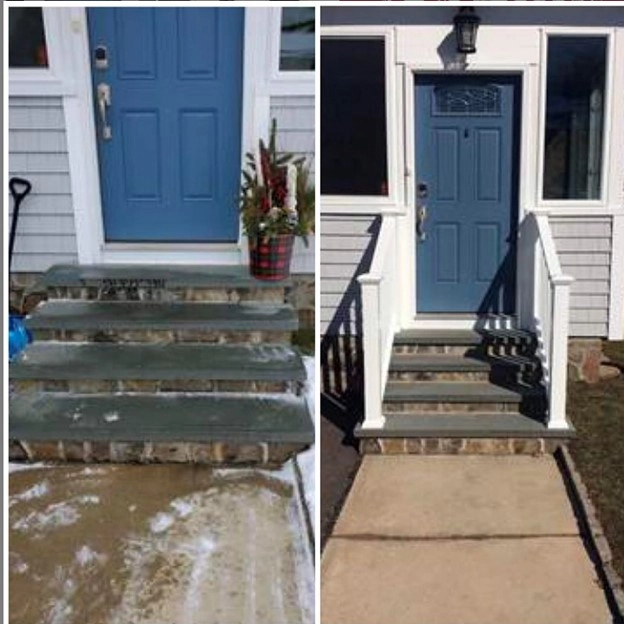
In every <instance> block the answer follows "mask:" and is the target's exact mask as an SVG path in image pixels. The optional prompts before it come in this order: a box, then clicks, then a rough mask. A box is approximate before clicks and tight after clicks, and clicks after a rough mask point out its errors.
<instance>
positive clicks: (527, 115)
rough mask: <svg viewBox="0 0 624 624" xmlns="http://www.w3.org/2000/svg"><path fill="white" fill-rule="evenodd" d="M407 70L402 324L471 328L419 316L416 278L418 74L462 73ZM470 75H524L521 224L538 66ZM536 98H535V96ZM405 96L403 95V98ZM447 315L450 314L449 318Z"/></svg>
mask: <svg viewBox="0 0 624 624" xmlns="http://www.w3.org/2000/svg"><path fill="white" fill-rule="evenodd" d="M403 71H404V80H403V88H404V97H403V98H402V103H403V107H404V111H403V119H404V128H405V131H404V133H405V134H404V142H405V171H406V180H407V181H408V182H407V184H406V189H405V197H406V215H407V216H406V220H405V227H403V228H400V231H401V232H402V234H403V236H402V238H403V240H402V241H399V245H400V247H401V248H402V249H403V250H404V251H406V252H407V254H408V255H407V256H404V257H407V258H408V261H407V263H406V264H407V269H405V270H406V272H407V275H406V276H405V277H406V278H407V280H408V281H407V282H405V281H403V282H402V283H403V284H409V286H408V287H407V288H404V289H403V290H402V293H403V296H402V300H401V327H402V328H403V329H471V328H473V327H474V325H475V321H474V319H472V318H448V317H449V316H451V315H445V314H442V313H441V314H440V315H439V317H435V318H432V315H429V314H428V315H425V318H423V317H421V316H419V314H418V310H417V301H416V279H417V275H418V272H417V266H416V244H417V243H416V234H415V227H414V223H415V214H414V206H415V197H414V180H416V179H417V177H418V172H417V170H416V156H415V149H416V145H415V138H414V134H415V128H414V89H413V84H414V76H415V75H416V74H419V73H426V74H437V75H444V74H450V73H458V72H453V71H448V70H441V69H440V67H439V66H433V65H427V64H418V63H414V64H412V63H407V64H405V65H403ZM461 73H462V74H466V75H471V74H472V75H480V74H501V75H516V76H520V81H521V88H522V98H521V101H520V106H521V107H522V110H521V113H520V115H519V117H518V119H519V124H520V132H519V141H520V145H519V146H518V149H519V154H518V167H519V181H518V189H517V192H518V215H517V219H518V226H519V224H520V223H521V222H522V220H523V219H524V216H525V213H526V205H527V193H528V190H529V189H530V188H531V184H532V181H531V180H528V175H529V172H530V171H531V170H532V167H531V162H532V160H531V158H535V156H536V154H535V153H534V152H535V150H534V147H532V145H531V138H532V136H531V128H533V127H534V126H533V120H534V111H533V110H532V106H531V101H533V102H536V101H537V98H536V93H538V89H539V76H538V72H537V71H536V68H535V67H533V66H531V65H524V64H519V65H513V64H505V65H494V64H487V65H485V64H480V65H478V66H471V67H470V69H468V70H464V71H463V72H461ZM531 98H533V100H531ZM400 99H401V98H400ZM516 276H517V279H516V305H517V304H518V302H519V301H520V278H521V271H518V270H516ZM445 317H446V318H445Z"/></svg>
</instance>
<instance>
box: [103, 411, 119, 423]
mask: <svg viewBox="0 0 624 624" xmlns="http://www.w3.org/2000/svg"><path fill="white" fill-rule="evenodd" d="M104 420H105V421H106V422H109V423H110V422H116V421H118V420H119V412H107V413H106V414H104Z"/></svg>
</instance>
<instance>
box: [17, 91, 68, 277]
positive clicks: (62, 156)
mask: <svg viewBox="0 0 624 624" xmlns="http://www.w3.org/2000/svg"><path fill="white" fill-rule="evenodd" d="M9 176H20V177H24V178H27V179H28V180H30V182H31V183H32V185H33V189H32V193H31V194H30V195H29V196H28V198H27V199H26V200H24V202H23V203H22V206H21V209H20V215H19V222H18V224H17V237H16V240H15V250H14V256H13V265H12V270H13V271H15V272H39V271H45V270H46V269H47V268H48V267H49V266H50V265H51V264H54V263H58V262H76V261H77V252H76V228H75V224H74V213H73V205H72V196H71V184H70V175H69V162H68V157H67V141H66V136H65V119H64V113H63V101H62V98H60V97H10V98H9ZM9 211H10V215H12V212H13V202H12V200H11V198H10V196H9Z"/></svg>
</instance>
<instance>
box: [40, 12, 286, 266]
mask: <svg viewBox="0 0 624 624" xmlns="http://www.w3.org/2000/svg"><path fill="white" fill-rule="evenodd" d="M44 10H46V9H44ZM47 11H58V12H59V14H58V16H59V17H61V19H60V20H58V22H59V27H58V28H56V29H55V31H54V33H50V34H54V35H55V36H56V37H59V38H62V39H60V41H63V66H64V73H66V74H67V75H71V76H72V77H73V85H72V86H73V87H74V88H73V89H72V90H71V93H68V94H65V96H64V110H65V124H66V132H67V150H68V157H69V168H70V174H71V190H72V199H73V205H74V218H75V225H76V240H77V250H78V261H79V262H80V263H81V264H95V263H139V262H140V263H150V264H151V263H160V264H172V263H189V264H193V263H198V264H199V263H201V264H208V263H209V264H239V263H242V262H244V261H245V255H246V239H245V238H244V237H243V235H242V232H240V228H239V239H238V241H237V242H234V243H226V244H223V243H217V244H197V243H191V244H187V243H173V244H170V243H164V244H163V243H107V242H106V241H105V239H104V227H103V214H102V196H101V185H100V173H99V166H98V150H97V140H96V128H95V120H94V115H93V110H94V107H93V89H92V80H91V62H90V55H91V53H90V47H89V32H88V27H87V9H86V8H85V7H76V8H73V7H72V8H62V9H61V8H56V9H54V8H52V9H47ZM275 17H276V13H275V10H273V9H266V8H257V9H251V8H245V26H244V35H243V41H244V56H243V102H242V119H241V124H242V125H241V129H242V141H241V143H242V145H241V164H243V162H244V160H243V158H244V154H245V153H246V152H248V151H249V150H250V149H252V148H253V146H255V145H256V144H257V140H258V139H259V138H260V137H261V136H265V135H266V132H267V129H268V127H269V118H270V93H269V90H268V89H267V88H264V87H265V85H266V84H267V83H268V82H269V81H270V79H271V75H270V74H271V71H272V65H271V63H270V60H271V57H270V55H271V53H272V48H271V45H272V40H271V38H270V37H269V38H268V37H267V34H266V33H267V29H268V28H271V30H270V32H274V31H275V27H274V25H273V22H275ZM46 25H47V24H46Z"/></svg>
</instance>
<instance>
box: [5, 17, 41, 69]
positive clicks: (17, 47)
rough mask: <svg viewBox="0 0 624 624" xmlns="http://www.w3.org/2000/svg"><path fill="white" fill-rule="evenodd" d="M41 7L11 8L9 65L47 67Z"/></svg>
mask: <svg viewBox="0 0 624 624" xmlns="http://www.w3.org/2000/svg"><path fill="white" fill-rule="evenodd" d="M47 66H48V54H47V51H46V42H45V35H44V32H43V15H42V10H41V9H36V8H13V7H12V8H10V9H9V67H47Z"/></svg>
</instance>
